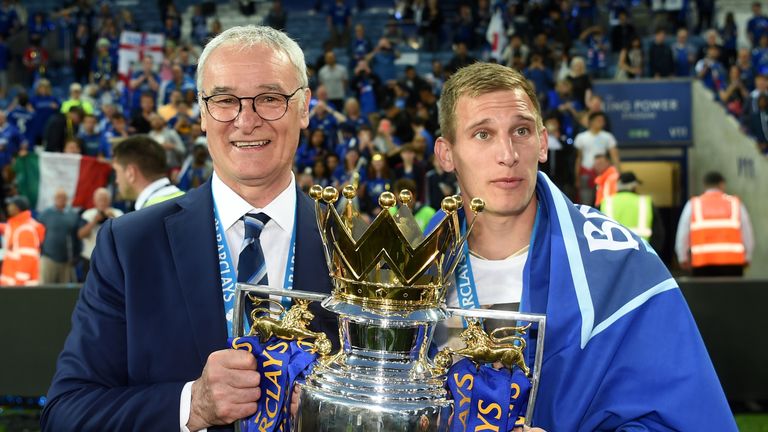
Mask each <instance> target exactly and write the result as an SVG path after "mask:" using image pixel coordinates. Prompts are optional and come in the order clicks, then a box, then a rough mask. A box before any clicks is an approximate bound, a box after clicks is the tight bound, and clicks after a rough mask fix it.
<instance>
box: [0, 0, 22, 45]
mask: <svg viewBox="0 0 768 432" xmlns="http://www.w3.org/2000/svg"><path fill="white" fill-rule="evenodd" d="M20 25H21V23H19V15H18V14H16V9H14V8H13V7H12V6H11V4H10V2H9V1H8V0H3V1H2V3H0V36H2V37H3V38H4V39H7V38H8V36H10V35H12V34H13V33H15V32H16V30H17V29H18V28H19V26H20Z"/></svg>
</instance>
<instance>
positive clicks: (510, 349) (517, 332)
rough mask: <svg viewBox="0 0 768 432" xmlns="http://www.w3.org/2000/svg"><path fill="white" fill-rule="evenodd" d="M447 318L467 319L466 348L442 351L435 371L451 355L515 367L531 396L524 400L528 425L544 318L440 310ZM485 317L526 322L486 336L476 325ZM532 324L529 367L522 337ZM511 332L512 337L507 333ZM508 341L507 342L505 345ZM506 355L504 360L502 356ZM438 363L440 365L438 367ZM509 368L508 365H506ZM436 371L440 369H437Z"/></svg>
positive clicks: (541, 352)
mask: <svg viewBox="0 0 768 432" xmlns="http://www.w3.org/2000/svg"><path fill="white" fill-rule="evenodd" d="M444 310H445V312H446V314H447V315H449V316H460V317H463V318H465V319H466V320H467V322H468V325H467V328H466V329H465V330H464V331H463V332H462V333H461V338H462V340H464V342H465V344H466V347H465V348H462V349H461V350H456V351H453V350H450V349H443V350H441V351H440V352H438V353H437V355H436V356H435V363H436V364H435V368H439V367H440V366H443V365H445V364H446V358H447V359H448V362H447V365H448V366H446V369H447V367H449V366H450V364H451V360H450V359H451V356H452V355H460V356H463V357H467V358H469V359H470V360H472V361H474V362H475V363H476V364H478V365H479V364H482V363H495V362H496V361H499V360H502V361H501V363H502V364H504V366H505V367H509V368H510V369H512V366H517V367H519V368H520V370H521V371H523V372H524V373H525V374H526V376H528V378H529V379H530V380H531V393H530V395H529V398H528V409H527V411H526V414H525V422H526V425H527V426H530V425H531V424H530V422H531V420H532V419H533V410H534V405H535V403H536V395H537V393H538V388H539V382H540V380H541V363H542V361H543V358H544V336H545V330H546V324H547V317H546V316H545V315H542V314H534V313H523V312H512V311H503V310H491V309H458V308H448V307H446V308H444ZM483 318H489V319H495V320H504V321H509V322H515V323H517V322H520V321H522V322H527V323H528V324H527V325H524V326H509V327H499V328H497V329H495V330H493V331H492V332H491V333H490V335H489V334H487V333H486V332H485V330H484V329H483V328H482V325H480V322H479V319H483ZM534 323H535V324H536V329H537V335H536V351H535V353H534V357H533V368H529V365H528V364H526V362H525V354H524V349H525V346H526V342H525V338H523V337H522V336H524V335H525V334H526V333H527V332H528V331H529V330H530V329H531V326H532V325H533V324H534ZM509 333H512V334H509ZM509 342H511V343H509ZM505 356H506V357H505ZM438 363H440V364H438ZM510 365H511V366H510ZM437 370H440V369H437Z"/></svg>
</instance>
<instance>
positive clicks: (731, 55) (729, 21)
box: [718, 11, 739, 64]
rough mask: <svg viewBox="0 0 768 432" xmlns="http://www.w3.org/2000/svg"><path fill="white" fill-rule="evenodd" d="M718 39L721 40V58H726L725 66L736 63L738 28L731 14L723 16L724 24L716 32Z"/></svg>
mask: <svg viewBox="0 0 768 432" xmlns="http://www.w3.org/2000/svg"><path fill="white" fill-rule="evenodd" d="M718 33H719V34H720V39H722V40H723V50H724V52H723V57H725V58H726V63H727V64H733V62H735V61H736V50H737V49H738V46H739V44H738V41H739V28H738V26H737V25H736V18H735V17H734V15H733V12H730V11H729V12H728V13H726V14H725V22H724V23H723V26H722V27H721V28H720V29H719V30H718Z"/></svg>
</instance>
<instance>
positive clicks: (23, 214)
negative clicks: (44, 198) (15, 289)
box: [0, 196, 45, 286]
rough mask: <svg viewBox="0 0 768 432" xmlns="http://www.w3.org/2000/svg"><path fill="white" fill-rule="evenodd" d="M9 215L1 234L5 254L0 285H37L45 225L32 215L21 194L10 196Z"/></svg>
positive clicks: (0, 273)
mask: <svg viewBox="0 0 768 432" xmlns="http://www.w3.org/2000/svg"><path fill="white" fill-rule="evenodd" d="M8 215H9V216H10V217H9V218H8V223H7V224H5V229H4V233H3V243H4V246H5V257H4V258H3V268H2V271H0V285H2V286H23V285H37V284H38V283H39V282H40V245H41V244H42V243H43V238H44V237H45V227H44V226H43V225H42V224H41V223H39V222H37V221H36V220H34V219H33V218H32V212H31V211H30V210H29V201H27V199H26V198H24V197H21V196H19V197H15V198H11V199H10V201H9V203H8Z"/></svg>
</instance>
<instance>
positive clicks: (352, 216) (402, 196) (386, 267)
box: [310, 185, 483, 313]
mask: <svg viewBox="0 0 768 432" xmlns="http://www.w3.org/2000/svg"><path fill="white" fill-rule="evenodd" d="M356 194H357V191H356V188H355V187H354V186H353V185H347V186H345V187H344V188H343V189H342V193H341V195H343V196H344V198H346V199H347V203H346V205H345V206H342V207H343V211H342V210H341V209H339V210H337V209H336V206H334V205H332V204H333V203H334V202H335V201H336V200H337V199H338V198H339V191H338V190H337V189H335V188H333V187H326V188H325V189H323V188H321V187H320V186H313V187H312V188H310V196H311V197H312V198H313V199H314V200H315V202H316V213H317V219H318V226H319V227H320V233H321V238H322V241H323V245H324V248H325V253H326V258H327V261H328V266H329V271H330V275H331V277H332V278H333V280H334V285H335V287H336V288H335V290H334V296H335V297H337V298H339V299H341V300H343V301H347V302H350V303H353V304H360V305H362V306H364V307H368V308H371V309H372V310H378V311H382V312H387V313H389V312H393V311H408V310H415V309H423V308H430V307H438V306H439V305H440V304H441V303H442V302H443V301H444V298H445V291H446V289H447V286H448V284H450V283H452V282H453V269H454V268H455V267H456V264H457V263H458V261H459V259H460V258H461V253H462V245H463V242H464V237H463V236H462V234H461V225H460V223H459V218H458V210H459V209H461V208H462V204H463V203H462V201H461V197H460V196H458V195H456V196H450V197H446V198H444V199H443V202H442V205H441V208H442V209H443V211H444V212H445V217H444V218H443V219H442V220H440V221H439V222H438V223H437V225H436V226H435V227H434V229H432V230H431V231H430V232H428V233H423V232H422V230H421V229H420V228H419V226H418V224H417V223H416V220H415V219H414V217H413V214H412V213H411V210H410V208H409V207H408V204H409V203H411V202H412V201H413V200H414V196H413V194H412V192H411V191H409V190H403V191H400V193H399V194H398V196H397V197H396V196H395V194H394V193H392V192H390V191H385V192H383V193H381V195H379V200H378V201H379V205H380V206H381V207H382V211H381V212H379V214H378V215H377V216H376V217H375V218H374V220H373V221H372V222H371V224H370V225H368V226H367V227H366V226H365V224H364V223H363V221H362V219H361V218H360V216H359V214H358V213H357V211H356V210H355V209H354V207H353V204H352V202H351V201H352V200H353V199H354V198H355V196H356ZM398 198H399V200H400V202H401V203H402V204H401V205H400V206H399V207H398V206H397V201H398ZM321 200H322V201H323V202H325V203H327V204H329V205H327V206H325V207H323V206H321V205H320V201H321ZM473 203H474V204H470V205H471V207H472V211H473V212H475V213H477V212H479V211H482V207H483V205H482V203H483V201H482V200H479V201H477V202H475V201H474V200H473ZM476 209H479V210H477V211H475V210H476Z"/></svg>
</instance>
